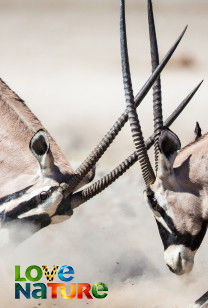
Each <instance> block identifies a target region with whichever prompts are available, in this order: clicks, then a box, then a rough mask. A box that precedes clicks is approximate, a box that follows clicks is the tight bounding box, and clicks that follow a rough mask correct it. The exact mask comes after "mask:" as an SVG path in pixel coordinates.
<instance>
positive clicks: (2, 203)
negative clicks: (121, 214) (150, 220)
mask: <svg viewBox="0 0 208 308" xmlns="http://www.w3.org/2000/svg"><path fill="white" fill-rule="evenodd" d="M185 30H186V29H185ZM185 30H184V31H183V32H182V34H181V35H180V36H179V38H178V39H177V41H176V42H175V44H174V45H173V46H172V47H171V49H170V50H169V51H168V53H167V55H166V56H165V57H164V59H163V60H162V61H161V63H160V64H159V65H158V66H157V68H156V69H155V70H154V72H153V73H152V75H151V76H150V78H149V79H148V80H147V82H146V83H145V84H144V86H143V87H142V88H141V90H140V91H139V93H138V94H137V96H136V98H135V104H136V106H138V105H139V104H140V103H141V101H142V100H143V98H144V97H145V95H146V94H147V92H148V91H149V89H150V88H151V87H152V85H153V84H154V82H155V80H156V79H157V78H158V76H159V75H160V73H161V71H162V70H163V68H164V67H165V65H166V64H167V62H168V61H169V59H170V58H171V56H172V54H173V53H174V51H175V49H176V48H177V46H178V44H179V42H180V41H181V39H182V37H183V35H184V33H185ZM198 88H199V85H198V86H197V87H196V88H195V89H194V90H193V91H192V92H191V93H190V94H189V95H188V96H187V97H186V98H185V99H184V100H183V102H182V103H181V104H180V105H179V106H178V108H177V109H176V110H175V111H174V112H173V114H172V115H171V116H170V117H169V118H168V119H167V121H166V125H167V126H169V125H171V123H172V122H173V121H174V120H175V119H176V118H177V116H178V115H179V114H180V113H181V111H182V110H183V109H184V108H185V106H186V105H187V104H188V102H189V101H190V100H191V98H192V97H193V95H194V94H195V93H196V91H197V90H198ZM0 119H1V121H0V147H1V148H0V165H1V168H0V172H1V177H0V221H1V230H7V229H11V232H10V233H9V235H10V236H11V237H15V239H16V240H17V241H18V242H20V241H21V240H23V239H24V238H25V237H26V234H25V232H22V233H21V232H16V228H18V227H22V226H23V224H25V225H27V226H29V227H30V228H31V229H32V233H34V232H36V231H38V230H39V229H41V228H43V227H46V226H48V225H49V224H50V223H57V222H60V221H63V220H65V219H67V218H69V217H70V216H71V215H72V214H73V209H74V208H76V207H77V206H79V205H80V204H82V203H84V202H86V201H88V200H89V199H90V198H92V197H94V196H95V195H96V194H98V193H100V192H101V191H103V190H104V189H105V188H106V187H107V186H109V185H110V184H111V183H112V182H114V181H115V180H116V179H117V178H118V177H119V176H121V175H122V174H123V173H124V172H125V171H126V170H127V169H128V168H130V167H131V166H132V165H133V164H134V163H135V162H136V161H137V159H138V154H137V152H134V153H133V154H131V155H130V156H129V157H128V158H127V159H126V160H124V162H122V163H121V164H120V165H119V166H118V167H116V168H115V169H114V170H112V171H111V172H110V173H109V174H107V175H105V176H104V177H103V178H101V179H100V180H98V181H96V182H95V183H93V184H91V185H89V186H88V187H86V188H85V189H83V190H81V191H78V192H76V191H77V190H78V189H79V188H80V187H82V186H83V185H85V184H87V183H89V182H90V181H92V180H93V177H94V173H95V165H96V163H97V161H98V160H99V159H100V158H101V156H102V155H103V154H104V152H105V151H106V150H107V148H108V147H109V146H110V144H111V143H112V142H113V140H114V139H115V137H116V136H117V134H118V133H119V131H120V130H121V128H122V127H123V126H124V124H125V123H126V122H127V120H128V111H127V110H125V112H124V113H123V114H122V115H121V116H120V117H119V118H118V120H117V121H116V122H115V124H114V125H113V126H112V128H111V129H110V130H109V131H108V133H107V134H106V135H105V136H104V137H103V139H102V140H101V141H100V142H99V144H98V145H97V146H96V147H95V148H94V149H93V151H92V152H91V153H90V154H89V155H88V157H87V158H86V160H85V161H84V162H83V163H82V164H81V165H80V166H79V168H77V170H75V171H74V170H73V169H72V168H71V166H70V164H69V163H68V162H67V160H66V158H65V156H64V155H63V153H62V152H61V150H60V149H59V147H58V146H57V144H56V143H55V141H54V140H53V139H52V137H51V136H50V134H49V133H48V132H47V131H46V130H45V128H44V127H43V126H42V124H41V123H40V122H39V120H38V119H37V118H36V117H35V116H34V115H33V113H32V112H31V111H30V110H29V108H28V107H27V106H26V105H25V103H24V102H23V101H22V100H21V99H20V98H19V97H18V95H17V94H16V93H14V92H13V91H12V90H11V89H10V88H9V87H8V86H7V85H6V84H5V83H4V82H3V81H2V80H0ZM153 141H154V135H153V136H151V137H150V138H149V139H148V140H147V143H146V145H147V147H148V148H150V147H151V145H152V144H153ZM13 225H14V226H15V228H12V227H13ZM9 227H10V228H9ZM21 229H22V228H19V230H21ZM23 230H24V229H23ZM1 238H3V237H1Z"/></svg>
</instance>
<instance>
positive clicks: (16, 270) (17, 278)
mask: <svg viewBox="0 0 208 308" xmlns="http://www.w3.org/2000/svg"><path fill="white" fill-rule="evenodd" d="M15 281H26V278H24V277H22V278H21V277H20V265H15Z"/></svg>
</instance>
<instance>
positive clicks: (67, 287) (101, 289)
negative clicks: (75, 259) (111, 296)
mask: <svg viewBox="0 0 208 308" xmlns="http://www.w3.org/2000/svg"><path fill="white" fill-rule="evenodd" d="M22 272H23V270H22V269H21V267H20V265H15V299H20V296H21V297H25V298H27V299H31V298H34V299H46V298H52V299H57V298H58V296H61V297H62V298H65V299H73V298H78V299H83V297H87V298H88V299H93V298H98V299H103V298H105V297H106V296H107V295H108V294H107V291H108V287H107V285H106V284H105V283H103V282H97V283H95V284H94V285H93V286H91V285H90V284H89V283H75V282H71V281H72V280H73V279H74V269H73V268H72V267H71V266H69V265H62V266H60V267H59V265H54V266H53V268H52V270H51V271H50V270H49V268H48V266H47V265H42V268H41V267H40V266H38V265H30V266H29V267H27V269H26V270H25V273H24V274H23V273H22ZM43 274H44V276H45V278H46V280H47V281H48V283H43V282H40V280H41V279H42V278H43ZM55 277H56V278H57V277H58V278H59V280H60V281H61V282H59V283H56V282H52V281H53V280H54V278H55Z"/></svg>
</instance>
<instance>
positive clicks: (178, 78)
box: [0, 0, 208, 308]
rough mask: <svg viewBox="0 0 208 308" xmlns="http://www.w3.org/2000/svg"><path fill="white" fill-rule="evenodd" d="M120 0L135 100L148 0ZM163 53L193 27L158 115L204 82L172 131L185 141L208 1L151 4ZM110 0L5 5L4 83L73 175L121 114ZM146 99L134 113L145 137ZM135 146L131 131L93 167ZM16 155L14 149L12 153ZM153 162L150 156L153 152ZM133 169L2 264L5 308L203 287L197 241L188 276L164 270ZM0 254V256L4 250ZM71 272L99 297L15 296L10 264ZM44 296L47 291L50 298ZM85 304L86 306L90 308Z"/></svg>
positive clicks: (183, 294) (138, 301) (177, 303)
mask: <svg viewBox="0 0 208 308" xmlns="http://www.w3.org/2000/svg"><path fill="white" fill-rule="evenodd" d="M126 2H127V22H128V40H129V55H130V64H131V71H132V79H133V86H134V91H135V94H136V92H137V91H138V90H139V88H140V87H141V86H142V85H143V84H144V82H145V81H146V79H147V78H148V76H149V75H150V72H151V67H150V53H149V42H148V28H147V14H146V1H145V0H137V1H136V0H129V1H126ZM153 3H155V17H156V26H157V32H158V42H159V49H160V55H161V57H162V56H164V55H165V53H166V52H167V50H168V49H169V48H170V46H171V44H172V43H173V42H174V41H175V40H176V38H177V36H178V35H179V33H180V32H181V31H182V30H183V28H184V26H185V25H186V24H188V25H189V29H188V31H187V33H186V35H185V37H184V39H183V40H182V43H181V44H180V46H179V48H178V49H177V51H176V53H175V55H174V58H173V60H172V61H171V63H170V64H169V65H168V67H167V68H166V70H165V72H164V73H163V74H162V92H163V104H164V116H165V118H166V117H167V116H168V115H169V113H170V112H171V111H172V110H173V109H174V108H175V107H176V105H178V104H179V103H180V102H181V101H182V99H183V98H184V97H185V96H186V95H187V93H188V92H189V91H190V90H192V89H193V88H194V87H195V85H196V84H197V83H198V82H199V81H200V80H201V79H205V82H204V85H203V86H202V88H201V89H200V91H199V93H197V95H196V97H195V98H194V99H193V100H192V102H191V103H190V105H189V106H188V107H187V109H186V111H185V112H184V114H183V115H182V116H181V117H180V118H179V119H178V120H177V121H176V123H175V124H174V125H173V126H172V129H173V130H174V131H175V132H176V133H177V134H178V136H179V137H180V139H181V141H182V144H183V145H185V144H187V143H188V142H190V141H191V140H192V139H193V136H194V134H193V131H194V126H195V121H196V120H197V121H199V122H200V124H201V127H202V129H203V132H206V131H207V130H208V122H207V116H206V115H207V112H208V104H207V98H208V95H207V94H208V93H207V89H208V87H207V80H208V78H207V68H208V58H207V52H208V40H207V35H208V18H207V14H208V3H206V1H204V0H198V1H194V0H189V1H187V0H186V1H185V0H183V1H182V0H180V1H179V0H177V1H176V0H175V1H172V2H170V1H165V0H157V1H156V0H155V1H153ZM119 48H120V47H119V1H118V0H103V1H99V0H88V1H86V0H85V1H84V0H51V1H49V0H41V1H40V0H35V1H34V0H18V1H17V0H1V1H0V54H1V56H0V67H1V70H0V73H1V75H0V77H1V78H2V79H3V80H5V81H6V82H7V84H8V85H9V86H10V87H11V88H12V89H13V90H15V91H16V92H17V93H18V94H19V95H20V97H22V98H23V99H24V100H25V101H26V103H27V104H28V106H29V107H30V108H31V109H32V111H33V112H34V113H35V114H36V115H37V116H38V117H39V119H40V120H41V121H42V123H43V124H44V125H45V127H46V128H47V129H48V130H49V131H50V133H51V135H52V136H53V137H54V138H55V140H56V141H57V143H58V144H59V145H60V147H61V148H62V149H63V152H64V153H65V154H66V156H67V158H68V159H69V161H70V162H71V164H72V167H74V168H76V166H78V165H79V163H80V162H81V161H82V160H83V159H84V158H85V157H86V155H87V154H88V153H89V152H90V150H91V149H92V147H93V146H94V145H96V143H97V142H98V141H99V139H100V138H101V137H102V136H103V135H104V133H106V131H107V130H108V129H109V128H110V127H111V125H112V123H113V122H114V121H115V120H116V119H117V117H118V116H119V115H120V113H121V112H122V111H123V110H124V108H125V103H124V97H123V90H122V80H121V68H120V50H119ZM151 102H152V97H151V93H150V94H149V95H148V96H147V97H146V98H145V100H144V101H143V103H142V104H141V106H140V107H139V109H138V110H139V117H140V119H141V123H142V126H143V130H144V135H145V137H148V136H149V134H151V133H152V129H153V126H152V109H151V108H152V107H151ZM133 150H134V148H133V145H132V140H131V138H130V134H129V127H128V124H127V125H126V127H125V129H124V130H123V131H122V132H121V133H120V135H119V137H118V138H117V139H116V141H115V143H114V144H113V146H112V147H111V148H110V149H109V150H108V151H107V152H106V154H105V155H104V157H103V158H102V159H101V160H100V161H99V163H98V164H97V175H96V178H98V177H100V176H102V175H103V174H104V173H106V172H107V171H108V170H110V169H112V168H113V167H114V166H116V165H117V164H118V163H119V162H121V161H122V160H123V159H124V158H125V157H126V156H127V155H129V154H130V153H131V152H132V151H133ZM17 154H18V153H17ZM151 157H152V152H151ZM143 189H144V186H143V182H142V179H141V175H140V170H139V166H138V164H136V166H134V167H133V168H131V170H130V171H128V172H127V173H126V174H125V175H124V176H123V177H122V178H120V179H119V180H118V181H117V182H116V183H115V184H113V185H112V186H111V187H110V188H108V189H107V190H106V191H105V192H104V193H103V194H102V195H101V196H100V195H99V196H97V197H95V198H94V199H93V200H91V201H89V202H88V203H87V204H84V205H83V206H81V207H80V208H78V209H76V210H75V211H74V215H73V216H72V218H71V219H69V220H68V221H66V222H64V223H62V224H59V225H53V226H50V227H48V228H46V229H44V230H41V231H40V232H39V233H37V234H35V235H34V236H33V237H32V238H30V239H29V240H27V241H25V242H24V243H23V244H21V245H20V246H19V247H18V248H16V249H15V250H14V251H13V252H12V253H11V252H10V253H8V254H6V256H5V251H4V256H3V257H2V258H1V261H0V268H1V270H0V273H1V280H0V285H1V288H0V298H1V300H0V303H1V307H14V306H15V307H21V308H23V307H33V308H34V307H39V306H38V304H39V303H40V304H41V306H40V307H47V308H48V307H53V306H54V307H55V306H57V307H68V306H70V307H88V306H89V307H91V306H92V307H116V308H117V307H118V308H123V307H128V306H129V307H132V308H140V307H141V308H146V307H148V308H149V307H154V308H156V307H158V308H162V307H174V308H175V307H180V308H181V307H188V304H190V303H192V302H193V301H194V300H196V299H197V298H198V297H199V296H201V295H202V293H203V292H205V291H207V290H208V285H207V274H208V266H207V261H208V258H207V254H206V249H207V248H206V242H207V237H205V239H204V241H203V244H202V246H201V247H200V249H199V251H198V253H197V255H196V257H195V266H194V269H193V271H192V273H191V274H189V275H187V276H184V277H177V276H174V275H173V274H172V273H171V272H170V271H169V270H168V269H167V268H166V266H165V264H164V260H163V247H162V243H161V240H160V238H159V234H158V231H157V227H156V223H155V221H154V219H153V217H152V215H151V212H150V210H149V209H148V208H147V206H146V204H145V203H144V202H143V196H142V192H143ZM2 254H3V252H2ZM15 264H21V265H22V266H23V267H26V266H29V265H32V264H37V265H40V266H41V265H42V264H47V265H48V266H53V265H54V264H57V265H63V264H68V265H71V266H72V267H73V268H74V270H75V278H74V282H89V283H91V284H94V283H95V282H98V281H102V282H105V283H106V284H107V285H108V287H109V295H108V297H107V298H106V299H105V300H95V299H94V300H91V301H90V300H82V301H80V302H79V301H78V300H77V299H74V300H63V299H57V300H53V301H52V300H50V299H47V300H42V301H38V300H36V301H34V300H23V299H21V300H19V301H18V300H14V265H15ZM48 296H50V294H48ZM86 305H88V306H86Z"/></svg>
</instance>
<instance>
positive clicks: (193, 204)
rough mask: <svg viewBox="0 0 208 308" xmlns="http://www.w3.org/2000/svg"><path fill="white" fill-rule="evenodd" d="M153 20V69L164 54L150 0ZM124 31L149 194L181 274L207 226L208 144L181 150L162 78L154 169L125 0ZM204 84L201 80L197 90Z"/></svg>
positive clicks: (130, 104)
mask: <svg viewBox="0 0 208 308" xmlns="http://www.w3.org/2000/svg"><path fill="white" fill-rule="evenodd" d="M148 20H149V33H150V47H151V58H152V69H153V71H154V70H155V67H156V66H157V65H158V63H159V56H158V46H157V39H156V32H155V25H154V16H153V10H152V2H151V0H148ZM120 30H121V31H120V35H121V59H122V72H123V84H124V92H125V98H126V104H127V110H128V117H129V122H130V127H131V132H132V137H133V141H134V144H135V147H136V152H137V155H138V160H139V162H140V166H141V171H142V176H143V178H144V181H145V185H146V190H145V199H146V201H147V204H148V205H149V207H150V209H151V211H152V213H153V215H154V217H155V219H156V223H157V226H158V229H159V233H160V237H161V239H162V242H163V246H164V259H165V262H166V264H167V266H168V267H169V269H170V270H171V271H172V272H174V273H175V274H178V275H182V274H184V273H188V272H190V271H191V270H192V267H193V264H194V255H195V253H196V251H197V249H198V248H199V246H200V244H201V242H202V240H203V237H204V235H205V232H206V228H207V218H208V216H207V213H208V212H207V211H206V210H204V211H203V202H205V201H204V200H205V199H206V198H207V181H206V182H205V180H204V177H203V176H202V175H201V174H200V175H199V174H198V173H197V170H198V172H200V171H201V173H202V174H204V173H203V172H205V169H204V171H202V169H203V167H202V166H200V164H203V163H205V164H206V165H207V163H206V158H205V157H207V154H206V148H203V145H202V143H203V138H202V139H198V138H197V141H196V143H195V144H193V145H192V146H190V147H188V148H186V149H184V150H183V151H180V148H181V143H180V140H179V138H178V137H177V135H176V134H175V133H174V132H172V131H171V130H170V129H168V128H167V127H166V123H164V124H163V117H162V103H161V83H160V78H158V79H157V80H156V82H155V84H154V86H153V111H154V148H155V172H154V171H153V168H152V166H151V163H150V160H149V157H148V154H147V149H148V147H147V143H145V142H144V140H143V135H142V130H141V127H140V122H139V118H138V114H137V112H136V108H135V99H134V96H133V90H132V85H131V75H130V67H129V59H128V49H127V38H126V23H125V1H124V0H121V16H120ZM200 85H201V83H200V84H199V85H198V86H197V87H196V88H195V90H194V91H193V92H195V91H196V90H197V89H198V88H199V86H200ZM193 92H192V94H193ZM192 94H191V95H192ZM199 144H200V145H199ZM204 146H205V142H204ZM206 147H207V145H206ZM199 153H200V154H199ZM205 155H206V156H205ZM203 157H204V158H203ZM205 183H206V184H205ZM204 209H205V207H204ZM205 212H206V213H205Z"/></svg>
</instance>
